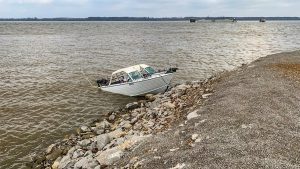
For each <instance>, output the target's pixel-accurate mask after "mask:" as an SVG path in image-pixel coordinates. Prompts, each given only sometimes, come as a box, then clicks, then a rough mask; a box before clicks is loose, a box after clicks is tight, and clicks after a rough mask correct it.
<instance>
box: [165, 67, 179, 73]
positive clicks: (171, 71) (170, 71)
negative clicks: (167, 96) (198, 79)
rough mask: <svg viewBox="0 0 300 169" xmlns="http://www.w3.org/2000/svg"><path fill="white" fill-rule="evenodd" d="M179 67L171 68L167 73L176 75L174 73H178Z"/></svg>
mask: <svg viewBox="0 0 300 169" xmlns="http://www.w3.org/2000/svg"><path fill="white" fill-rule="evenodd" d="M177 69H178V68H177V67H171V68H169V69H168V70H167V72H166V73H174V72H176V71H177Z"/></svg>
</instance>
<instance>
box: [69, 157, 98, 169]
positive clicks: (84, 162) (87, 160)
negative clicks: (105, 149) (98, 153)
mask: <svg viewBox="0 0 300 169" xmlns="http://www.w3.org/2000/svg"><path fill="white" fill-rule="evenodd" d="M98 165H99V164H98V162H97V161H96V160H95V159H93V157H92V156H91V155H90V156H86V157H83V158H81V159H80V160H79V161H77V162H76V163H75V165H74V169H83V168H86V169H90V168H91V169H93V168H95V167H97V166H98Z"/></svg>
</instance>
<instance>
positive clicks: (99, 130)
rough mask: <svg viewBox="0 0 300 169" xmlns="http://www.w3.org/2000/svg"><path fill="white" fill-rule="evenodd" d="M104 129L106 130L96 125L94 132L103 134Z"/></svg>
mask: <svg viewBox="0 0 300 169" xmlns="http://www.w3.org/2000/svg"><path fill="white" fill-rule="evenodd" d="M104 131H105V130H104V129H102V128H97V127H96V128H95V130H94V133H96V134H97V135H100V134H103V133H104Z"/></svg>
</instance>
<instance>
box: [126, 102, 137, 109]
mask: <svg viewBox="0 0 300 169" xmlns="http://www.w3.org/2000/svg"><path fill="white" fill-rule="evenodd" d="M138 107H139V104H138V102H133V103H128V104H126V106H125V108H126V109H127V110H133V109H136V108H138Z"/></svg>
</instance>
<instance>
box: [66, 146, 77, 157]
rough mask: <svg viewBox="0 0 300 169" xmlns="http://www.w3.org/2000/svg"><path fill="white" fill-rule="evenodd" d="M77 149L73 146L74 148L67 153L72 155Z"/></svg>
mask: <svg viewBox="0 0 300 169" xmlns="http://www.w3.org/2000/svg"><path fill="white" fill-rule="evenodd" d="M75 150H76V148H75V147H72V148H71V149H70V150H69V151H68V153H67V155H69V156H72V155H73V153H74V152H75Z"/></svg>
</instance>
